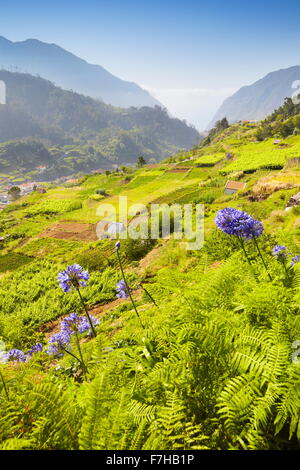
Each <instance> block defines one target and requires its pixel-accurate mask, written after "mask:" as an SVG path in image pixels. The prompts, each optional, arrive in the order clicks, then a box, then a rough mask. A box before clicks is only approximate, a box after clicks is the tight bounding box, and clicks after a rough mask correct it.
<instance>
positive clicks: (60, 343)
mask: <svg viewBox="0 0 300 470" xmlns="http://www.w3.org/2000/svg"><path fill="white" fill-rule="evenodd" d="M48 344H49V346H48V349H47V354H49V356H52V355H54V356H59V355H61V356H62V355H63V353H64V352H65V351H66V350H67V349H68V347H69V346H70V333H69V332H67V331H60V332H59V333H55V334H54V335H52V336H50V339H49V343H48Z"/></svg>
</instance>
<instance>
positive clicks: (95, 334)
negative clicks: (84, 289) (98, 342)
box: [76, 287, 97, 338]
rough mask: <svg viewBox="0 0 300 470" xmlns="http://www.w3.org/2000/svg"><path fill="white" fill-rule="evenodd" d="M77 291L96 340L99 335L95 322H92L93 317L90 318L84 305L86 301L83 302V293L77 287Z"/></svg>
mask: <svg viewBox="0 0 300 470" xmlns="http://www.w3.org/2000/svg"><path fill="white" fill-rule="evenodd" d="M76 290H77V292H78V295H79V298H80V301H81V303H82V305H83V308H84V310H85V314H86V316H87V319H88V321H89V324H90V326H91V330H92V333H93V336H94V338H96V336H97V333H96V331H95V328H94V325H93V322H92V320H91V317H90V316H89V312H88V309H87V306H86V305H85V303H84V300H83V298H82V295H81V292H80V289H79V287H76Z"/></svg>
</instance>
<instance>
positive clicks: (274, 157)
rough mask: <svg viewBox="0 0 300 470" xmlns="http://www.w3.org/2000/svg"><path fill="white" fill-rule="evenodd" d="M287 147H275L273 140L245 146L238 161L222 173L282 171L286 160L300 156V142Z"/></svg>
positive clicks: (238, 152) (238, 154) (240, 151)
mask: <svg viewBox="0 0 300 470" xmlns="http://www.w3.org/2000/svg"><path fill="white" fill-rule="evenodd" d="M286 143H287V144H288V145H287V146H286V147H281V148H280V147H275V146H274V144H273V139H269V140H268V141H266V142H262V143H251V144H247V145H244V146H243V147H241V148H240V149H239V150H238V151H237V159H236V160H235V161H233V162H231V163H230V164H229V165H227V166H226V167H225V168H224V169H223V170H222V172H224V173H230V172H233V171H255V170H258V169H270V170H271V169H280V168H283V166H284V165H285V162H286V160H288V159H290V158H296V157H299V156H300V142H298V143H295V144H294V145H291V144H289V142H288V139H287V141H286Z"/></svg>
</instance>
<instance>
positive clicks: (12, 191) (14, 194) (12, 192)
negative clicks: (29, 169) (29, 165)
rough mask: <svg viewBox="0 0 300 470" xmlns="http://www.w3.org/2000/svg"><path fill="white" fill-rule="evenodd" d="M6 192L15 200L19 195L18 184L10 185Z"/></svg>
mask: <svg viewBox="0 0 300 470" xmlns="http://www.w3.org/2000/svg"><path fill="white" fill-rule="evenodd" d="M7 194H8V195H9V196H10V198H11V199H12V200H13V201H16V200H17V199H18V198H19V197H20V196H21V189H20V188H19V186H12V187H11V188H10V189H9V190H8V191H7Z"/></svg>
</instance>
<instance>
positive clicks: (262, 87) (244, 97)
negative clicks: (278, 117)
mask: <svg viewBox="0 0 300 470" xmlns="http://www.w3.org/2000/svg"><path fill="white" fill-rule="evenodd" d="M299 77H300V66H299V65H297V66H294V67H290V68H288V69H282V70H277V71H275V72H271V73H269V74H268V75H266V76H265V77H264V78H262V79H260V80H258V81H257V82H255V83H253V84H252V85H248V86H244V87H242V88H240V89H239V90H238V91H237V92H236V93H234V94H233V95H232V96H230V97H229V98H226V100H225V101H224V103H223V104H222V105H221V107H220V109H219V110H218V111H217V113H216V114H215V116H214V118H213V120H212V122H211V123H210V125H209V128H211V127H213V126H214V124H215V122H216V121H218V120H220V119H222V118H223V117H224V116H226V117H227V119H228V121H229V122H231V123H233V122H237V121H243V120H261V119H264V118H265V117H266V116H268V115H269V114H271V113H272V112H273V111H274V109H276V108H278V107H279V106H280V105H281V103H282V102H283V100H284V98H286V97H291V96H292V95H293V93H295V91H296V89H295V88H292V85H293V83H294V82H295V81H297V80H299Z"/></svg>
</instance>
